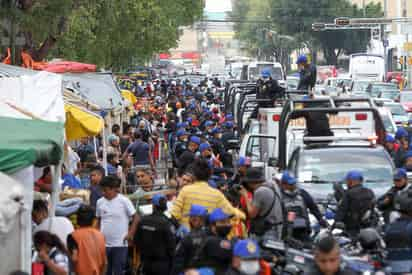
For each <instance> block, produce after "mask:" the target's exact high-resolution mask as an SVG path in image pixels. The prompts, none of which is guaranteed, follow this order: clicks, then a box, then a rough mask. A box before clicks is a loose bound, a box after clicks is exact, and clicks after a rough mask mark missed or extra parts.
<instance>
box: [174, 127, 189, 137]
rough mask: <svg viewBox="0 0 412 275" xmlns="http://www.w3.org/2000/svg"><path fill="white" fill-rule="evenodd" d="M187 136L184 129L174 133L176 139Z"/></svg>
mask: <svg viewBox="0 0 412 275" xmlns="http://www.w3.org/2000/svg"><path fill="white" fill-rule="evenodd" d="M187 135H189V133H187V132H186V131H185V129H180V130H178V131H177V132H176V136H177V137H181V136H187Z"/></svg>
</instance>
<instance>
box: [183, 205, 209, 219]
mask: <svg viewBox="0 0 412 275" xmlns="http://www.w3.org/2000/svg"><path fill="white" fill-rule="evenodd" d="M187 216H189V217H206V216H207V208H206V207H204V206H203V205H198V204H192V206H191V207H190V211H189V214H187Z"/></svg>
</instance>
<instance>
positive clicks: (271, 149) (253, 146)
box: [246, 136, 276, 163]
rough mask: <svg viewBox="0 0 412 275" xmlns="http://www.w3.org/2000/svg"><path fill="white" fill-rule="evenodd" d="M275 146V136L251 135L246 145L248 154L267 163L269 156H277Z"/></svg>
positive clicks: (254, 159) (252, 158)
mask: <svg viewBox="0 0 412 275" xmlns="http://www.w3.org/2000/svg"><path fill="white" fill-rule="evenodd" d="M275 146H276V138H275V137H264V136H250V137H249V140H248V143H247V147H246V156H247V157H250V158H251V160H252V161H254V162H265V163H266V162H267V161H268V160H269V158H274V157H276V156H275Z"/></svg>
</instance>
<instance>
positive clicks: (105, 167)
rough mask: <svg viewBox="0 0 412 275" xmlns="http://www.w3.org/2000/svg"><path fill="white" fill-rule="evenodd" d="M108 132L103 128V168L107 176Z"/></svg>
mask: <svg viewBox="0 0 412 275" xmlns="http://www.w3.org/2000/svg"><path fill="white" fill-rule="evenodd" d="M106 139H107V138H106V130H105V127H103V130H102V143H103V168H104V171H105V172H104V173H105V175H106V176H107V143H106Z"/></svg>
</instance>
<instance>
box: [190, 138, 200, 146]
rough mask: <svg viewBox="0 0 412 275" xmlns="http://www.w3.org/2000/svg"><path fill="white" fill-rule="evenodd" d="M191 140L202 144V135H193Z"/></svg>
mask: <svg viewBox="0 0 412 275" xmlns="http://www.w3.org/2000/svg"><path fill="white" fill-rule="evenodd" d="M190 142H193V143H195V144H197V145H200V143H201V142H202V141H201V140H200V137H197V136H192V137H191V138H190Z"/></svg>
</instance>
